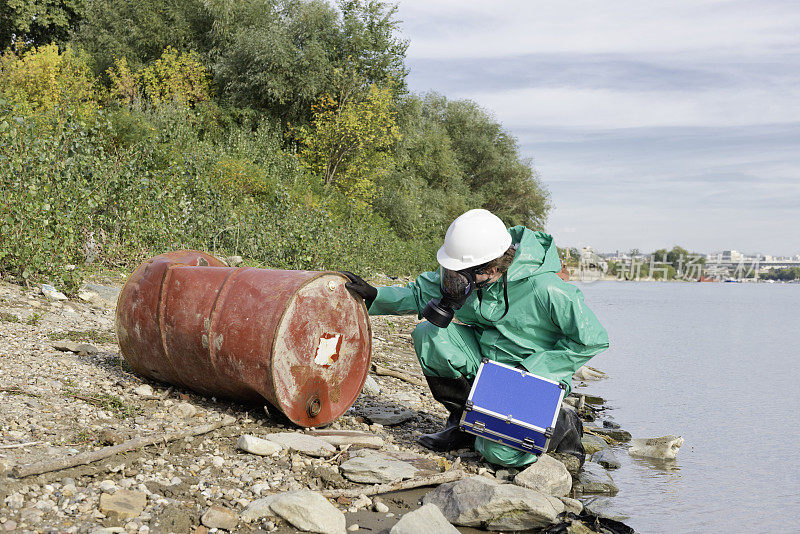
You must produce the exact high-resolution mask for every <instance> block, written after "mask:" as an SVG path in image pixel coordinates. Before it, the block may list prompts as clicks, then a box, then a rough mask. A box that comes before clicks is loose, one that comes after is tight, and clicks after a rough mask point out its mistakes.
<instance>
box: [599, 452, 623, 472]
mask: <svg viewBox="0 0 800 534" xmlns="http://www.w3.org/2000/svg"><path fill="white" fill-rule="evenodd" d="M592 461H593V462H594V463H596V464H600V465H601V466H602V467H605V468H606V469H619V468H620V467H621V466H622V464H620V463H619V460H617V457H616V455H615V454H614V452H613V451H612V450H611V449H603V450H602V451H597V452H596V453H594V454H593V455H592Z"/></svg>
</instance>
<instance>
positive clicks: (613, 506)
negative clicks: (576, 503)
mask: <svg viewBox="0 0 800 534" xmlns="http://www.w3.org/2000/svg"><path fill="white" fill-rule="evenodd" d="M583 508H584V510H585V511H586V512H588V513H590V514H592V515H596V516H600V517H607V518H609V519H613V520H615V521H625V520H626V519H628V518H629V516H627V515H625V514H623V513H622V512H620V511H619V509H617V503H616V502H615V500H614V499H612V498H610V497H591V498H589V499H587V500H586V502H584V503H583Z"/></svg>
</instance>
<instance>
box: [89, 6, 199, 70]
mask: <svg viewBox="0 0 800 534" xmlns="http://www.w3.org/2000/svg"><path fill="white" fill-rule="evenodd" d="M87 1H88V4H87V9H86V15H85V17H84V19H83V21H82V22H81V24H80V26H79V27H78V30H77V32H76V37H75V41H76V42H77V43H78V44H79V45H80V46H81V47H82V48H84V49H85V50H86V51H88V52H89V54H90V55H91V56H92V58H93V60H94V68H95V73H96V74H105V73H106V72H107V71H108V69H109V68H110V67H111V66H113V65H114V61H115V60H117V59H119V58H125V59H126V60H127V61H128V63H129V64H130V65H131V68H133V70H138V69H139V68H140V67H142V66H143V65H147V64H150V63H152V62H154V61H156V60H157V59H158V58H160V57H161V55H162V54H163V53H164V50H165V49H167V48H168V47H172V48H174V49H176V50H177V51H179V52H189V51H190V50H195V51H198V52H200V53H204V52H205V51H206V50H207V44H208V33H209V32H210V31H211V27H212V23H213V20H212V19H211V17H210V15H209V12H208V10H207V9H206V8H205V6H204V4H203V2H202V1H201V0H185V1H182V2H174V1H173V2H163V1H160V0H140V1H136V2H129V1H127V0H87Z"/></svg>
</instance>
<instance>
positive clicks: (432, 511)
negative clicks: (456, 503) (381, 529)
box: [389, 504, 458, 534]
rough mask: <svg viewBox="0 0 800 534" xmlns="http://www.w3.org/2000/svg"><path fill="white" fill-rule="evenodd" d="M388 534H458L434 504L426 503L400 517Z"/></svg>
mask: <svg viewBox="0 0 800 534" xmlns="http://www.w3.org/2000/svg"><path fill="white" fill-rule="evenodd" d="M389 534H458V529H457V528H456V527H454V526H453V525H451V524H450V522H449V521H447V518H446V517H445V516H444V515H442V511H441V510H439V508H437V507H436V505H434V504H426V505H424V506H422V507H421V508H417V509H416V510H414V511H413V512H409V513H407V514H406V515H404V516H403V517H402V518H400V521H398V522H397V523H396V524H395V525H394V526H393V527H392V530H390V531H389Z"/></svg>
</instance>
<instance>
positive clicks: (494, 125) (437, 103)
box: [425, 94, 550, 229]
mask: <svg viewBox="0 0 800 534" xmlns="http://www.w3.org/2000/svg"><path fill="white" fill-rule="evenodd" d="M425 105H426V107H428V113H430V114H431V116H432V117H437V118H438V120H440V121H441V123H442V125H443V126H444V128H445V131H446V132H447V134H448V137H449V138H450V142H451V145H452V147H453V151H454V152H455V154H456V159H457V161H458V165H459V170H460V173H461V176H462V178H463V180H464V181H465V183H466V184H467V186H468V187H469V189H470V191H471V192H472V193H473V194H476V195H478V196H479V198H480V199H481V207H483V208H486V209H488V210H490V211H492V212H493V213H495V214H496V215H498V216H499V217H500V218H501V219H503V220H504V221H505V223H506V224H509V225H516V224H525V225H527V226H530V227H533V228H537V229H541V228H543V227H544V223H545V221H546V219H547V213H548V212H549V210H550V195H549V193H548V192H547V190H546V189H545V188H544V186H543V185H542V184H541V182H540V181H539V177H538V175H537V174H536V172H535V171H534V170H533V168H532V167H531V163H530V161H528V160H525V159H523V158H521V157H520V154H519V147H518V146H517V140H516V138H514V136H512V135H511V134H510V133H509V132H507V131H506V130H505V129H504V128H503V127H502V126H501V125H500V123H498V122H497V121H496V120H495V119H494V118H493V117H492V116H491V115H490V114H489V113H488V112H487V111H486V110H484V109H482V108H481V107H480V106H478V105H477V104H476V103H474V102H471V101H468V100H454V101H448V100H447V99H446V98H444V97H443V96H440V95H437V94H429V95H427V96H426V97H425Z"/></svg>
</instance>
